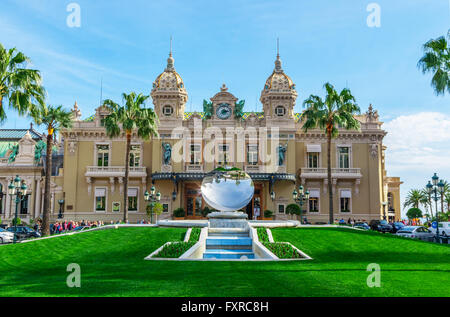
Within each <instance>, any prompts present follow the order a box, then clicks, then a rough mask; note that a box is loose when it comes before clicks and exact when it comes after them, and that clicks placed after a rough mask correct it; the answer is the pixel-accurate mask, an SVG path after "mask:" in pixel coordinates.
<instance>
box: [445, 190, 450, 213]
mask: <svg viewBox="0 0 450 317" xmlns="http://www.w3.org/2000/svg"><path fill="white" fill-rule="evenodd" d="M444 202H445V203H446V204H447V213H449V212H450V192H447V194H446V195H445V196H444Z"/></svg>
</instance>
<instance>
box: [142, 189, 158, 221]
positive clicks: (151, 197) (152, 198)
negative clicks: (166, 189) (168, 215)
mask: <svg viewBox="0 0 450 317" xmlns="http://www.w3.org/2000/svg"><path fill="white" fill-rule="evenodd" d="M155 193H156V188H155V186H152V187H151V188H150V193H149V192H148V191H147V190H146V191H145V193H144V200H145V201H147V202H150V206H151V208H152V209H151V211H150V223H153V207H154V205H155V202H157V201H160V200H161V193H160V192H159V191H158V193H156V194H155Z"/></svg>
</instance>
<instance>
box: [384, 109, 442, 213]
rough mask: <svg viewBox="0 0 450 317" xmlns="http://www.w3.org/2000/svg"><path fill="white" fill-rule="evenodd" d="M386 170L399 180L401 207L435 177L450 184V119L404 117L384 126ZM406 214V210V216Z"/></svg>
mask: <svg viewBox="0 0 450 317" xmlns="http://www.w3.org/2000/svg"><path fill="white" fill-rule="evenodd" d="M383 128H384V129H385V130H386V131H387V132H388V134H387V136H386V137H385V139H384V143H385V145H386V146H387V150H386V169H387V172H388V175H389V176H399V177H400V178H401V180H402V181H403V182H404V184H403V185H402V186H401V187H400V189H401V193H400V197H401V205H402V206H403V201H404V199H405V196H406V194H407V193H408V191H409V190H410V189H413V188H416V189H420V188H424V186H425V184H426V183H427V182H428V180H431V176H432V175H433V173H437V174H438V175H439V177H441V178H443V179H447V180H450V146H449V145H450V116H449V115H447V114H445V113H440V112H420V113H416V114H410V115H403V116H399V117H397V118H394V119H393V120H391V121H389V122H387V123H385V124H384V126H383ZM405 212H406V210H402V214H403V216H405Z"/></svg>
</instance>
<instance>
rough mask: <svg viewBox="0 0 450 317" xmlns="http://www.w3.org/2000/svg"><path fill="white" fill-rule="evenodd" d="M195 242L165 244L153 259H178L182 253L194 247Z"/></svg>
mask: <svg viewBox="0 0 450 317" xmlns="http://www.w3.org/2000/svg"><path fill="white" fill-rule="evenodd" d="M194 244H195V242H190V241H189V242H173V243H171V244H166V245H165V246H164V248H162V250H161V251H159V252H158V254H156V255H154V256H153V257H154V258H179V257H180V256H181V255H182V254H183V253H185V252H186V251H187V250H189V249H190V248H192V247H193V246H194Z"/></svg>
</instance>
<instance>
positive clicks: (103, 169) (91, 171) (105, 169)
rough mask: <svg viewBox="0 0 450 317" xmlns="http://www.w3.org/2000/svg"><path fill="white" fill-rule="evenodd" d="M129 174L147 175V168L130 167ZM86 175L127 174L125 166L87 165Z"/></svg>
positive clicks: (107, 175)
mask: <svg viewBox="0 0 450 317" xmlns="http://www.w3.org/2000/svg"><path fill="white" fill-rule="evenodd" d="M129 175H130V176H135V177H143V176H147V169H146V168H145V167H130V170H129ZM85 176H90V177H113V176H125V166H87V167H86V174H85Z"/></svg>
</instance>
